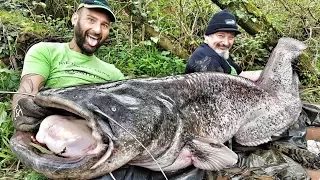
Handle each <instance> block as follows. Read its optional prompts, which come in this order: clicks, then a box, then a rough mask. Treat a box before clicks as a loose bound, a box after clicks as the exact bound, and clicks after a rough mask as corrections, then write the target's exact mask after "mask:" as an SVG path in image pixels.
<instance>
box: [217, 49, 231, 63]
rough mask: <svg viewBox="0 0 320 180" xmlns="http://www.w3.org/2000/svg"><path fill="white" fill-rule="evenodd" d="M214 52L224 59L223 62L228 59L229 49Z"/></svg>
mask: <svg viewBox="0 0 320 180" xmlns="http://www.w3.org/2000/svg"><path fill="white" fill-rule="evenodd" d="M215 51H216V53H217V54H219V56H221V57H222V58H223V59H225V60H227V59H229V49H226V50H220V49H215Z"/></svg>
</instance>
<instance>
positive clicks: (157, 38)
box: [150, 37, 159, 44]
mask: <svg viewBox="0 0 320 180" xmlns="http://www.w3.org/2000/svg"><path fill="white" fill-rule="evenodd" d="M150 39H151V41H153V42H154V43H156V44H157V43H158V42H159V37H150Z"/></svg>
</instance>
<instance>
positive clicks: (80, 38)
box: [74, 21, 102, 55]
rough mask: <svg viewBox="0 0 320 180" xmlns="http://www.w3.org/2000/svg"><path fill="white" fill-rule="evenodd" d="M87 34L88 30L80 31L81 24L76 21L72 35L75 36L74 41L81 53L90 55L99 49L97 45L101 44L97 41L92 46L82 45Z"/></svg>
mask: <svg viewBox="0 0 320 180" xmlns="http://www.w3.org/2000/svg"><path fill="white" fill-rule="evenodd" d="M87 35H88V31H86V32H84V31H82V30H81V25H80V23H79V21H78V22H77V25H76V26H75V29H74V36H75V40H76V43H77V45H78V47H79V48H80V50H81V52H82V53H83V54H87V55H90V54H93V53H94V52H96V51H97V50H98V49H99V47H100V46H101V45H102V43H101V42H99V43H98V44H97V45H96V46H95V47H94V48H86V47H85V46H84V45H85V41H86V36H87Z"/></svg>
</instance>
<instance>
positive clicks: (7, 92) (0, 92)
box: [0, 91, 36, 97]
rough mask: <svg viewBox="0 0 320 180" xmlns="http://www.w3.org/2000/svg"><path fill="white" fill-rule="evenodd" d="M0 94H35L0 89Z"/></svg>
mask: <svg viewBox="0 0 320 180" xmlns="http://www.w3.org/2000/svg"><path fill="white" fill-rule="evenodd" d="M0 94H20V95H26V96H32V97H35V96H36V95H34V94H31V93H22V92H12V91H0Z"/></svg>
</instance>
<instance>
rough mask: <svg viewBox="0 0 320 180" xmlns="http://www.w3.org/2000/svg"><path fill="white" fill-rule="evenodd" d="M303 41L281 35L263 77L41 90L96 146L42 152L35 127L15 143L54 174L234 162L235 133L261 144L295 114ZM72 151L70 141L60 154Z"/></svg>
mask: <svg viewBox="0 0 320 180" xmlns="http://www.w3.org/2000/svg"><path fill="white" fill-rule="evenodd" d="M305 48H306V47H305V45H304V44H303V43H302V42H300V41H298V40H295V39H292V38H281V39H280V40H279V42H278V44H277V46H276V47H275V49H274V50H273V52H272V54H271V56H270V57H269V60H268V63H267V65H266V67H265V68H264V70H263V72H262V74H261V76H260V78H259V80H258V81H257V82H252V81H250V80H248V79H246V78H242V77H238V76H232V75H228V74H222V73H215V72H206V73H194V74H186V75H177V76H169V77H163V78H142V79H130V80H123V81H118V82H111V83H105V84H91V85H83V86H77V87H68V88H59V89H47V90H44V91H41V92H39V93H38V94H37V95H36V96H35V99H34V101H35V102H36V103H37V104H38V105H40V106H43V107H50V108H56V109H63V110H64V111H67V112H69V114H73V116H75V117H77V118H80V119H83V120H82V121H83V122H85V123H84V124H85V126H86V127H88V129H90V133H89V134H90V138H88V139H90V141H91V140H94V141H95V143H93V144H91V145H90V147H91V150H90V153H85V154H82V155H81V156H74V157H61V156H60V155H55V154H53V155H48V154H43V153H41V152H39V151H38V150H37V149H35V148H33V147H32V146H30V145H29V143H30V136H31V135H34V134H31V133H27V132H21V131H17V132H16V133H15V135H14V136H13V137H12V138H11V147H12V150H13V151H14V153H15V154H16V155H17V156H18V158H19V159H20V160H21V161H22V162H23V163H24V164H26V165H27V166H29V167H31V168H33V169H35V170H36V171H38V172H40V173H43V174H45V175H46V176H48V177H50V178H76V179H79V178H81V179H88V178H93V177H97V176H101V175H105V174H107V173H109V172H112V171H114V170H116V169H118V168H120V167H121V166H123V165H125V164H133V165H137V166H142V167H146V168H149V169H152V170H155V171H158V170H159V166H160V167H161V169H162V170H163V171H175V170H178V169H182V168H185V167H187V166H190V165H192V164H193V165H194V166H195V167H198V168H200V169H205V170H220V169H223V168H226V167H228V166H232V165H234V164H235V163H236V162H237V155H236V154H235V153H234V152H233V151H231V150H230V149H229V148H227V147H226V146H225V145H224V143H225V142H226V141H228V140H230V139H231V138H233V137H235V139H236V141H237V142H238V143H240V144H242V145H245V146H256V145H259V144H262V143H266V142H268V141H270V140H271V137H272V136H276V135H279V134H281V133H282V132H284V131H285V130H286V129H288V128H289V127H290V126H291V125H292V124H294V123H295V122H296V121H297V119H298V116H299V113H300V112H301V102H300V98H299V93H298V76H297V73H296V72H295V71H294V69H293V67H292V65H293V64H294V63H296V61H297V60H298V57H299V55H300V54H301V53H302V50H303V49H305ZM82 124H83V123H82ZM120 126H121V127H120ZM48 127H50V126H48ZM80 134H81V133H80ZM85 134H87V135H85ZM91 135H92V136H91ZM83 136H88V133H84V134H83ZM137 140H138V141H139V142H138V141H137ZM88 141H89V140H88ZM76 143H77V144H81V143H84V141H78V142H76ZM92 145H93V147H92ZM142 145H143V146H144V147H146V149H145V148H143V146H142ZM48 147H49V146H48ZM68 151H69V147H68V146H66V147H65V148H64V149H63V150H61V154H62V153H67V152H68ZM149 153H150V154H151V155H152V156H151V155H150V154H149ZM153 158H154V159H155V160H156V161H154V159H153ZM157 163H158V164H157Z"/></svg>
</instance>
